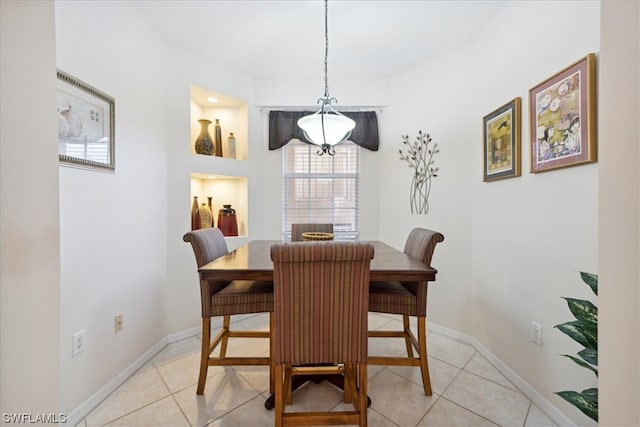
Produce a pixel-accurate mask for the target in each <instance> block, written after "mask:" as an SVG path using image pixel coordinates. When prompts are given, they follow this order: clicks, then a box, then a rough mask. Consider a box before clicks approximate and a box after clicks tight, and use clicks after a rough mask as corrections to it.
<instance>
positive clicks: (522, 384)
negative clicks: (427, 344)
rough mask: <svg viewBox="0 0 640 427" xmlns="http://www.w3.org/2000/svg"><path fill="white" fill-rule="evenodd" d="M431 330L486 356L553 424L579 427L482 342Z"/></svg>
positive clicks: (431, 326) (440, 329)
mask: <svg viewBox="0 0 640 427" xmlns="http://www.w3.org/2000/svg"><path fill="white" fill-rule="evenodd" d="M429 330H431V331H433V332H437V333H439V334H442V335H446V336H448V337H450V338H453V339H455V340H458V341H461V342H464V343H467V344H469V345H471V346H472V347H473V348H475V349H476V351H477V352H478V353H480V354H481V355H482V356H484V358H485V359H487V360H488V361H489V363H491V364H492V365H493V366H494V367H495V368H496V369H497V370H498V371H499V372H500V373H501V374H502V375H504V376H505V377H506V378H507V379H508V380H509V381H511V383H512V384H513V385H515V386H516V387H517V388H518V390H520V391H521V392H522V394H524V395H525V396H527V397H528V398H529V400H531V401H532V402H533V403H534V404H535V405H536V406H537V407H538V408H539V409H540V410H541V411H542V412H544V413H545V414H546V415H547V416H548V417H549V418H551V420H553V422H555V423H556V424H558V425H559V426H563V427H564V426H566V427H577V426H576V424H575V423H574V422H573V421H572V420H571V419H570V418H568V417H567V416H566V415H565V414H563V413H562V412H561V411H560V410H559V409H558V408H556V407H555V406H554V405H552V404H551V402H549V401H548V400H547V399H545V398H544V396H542V395H541V394H540V393H538V391H536V389H534V388H533V387H531V386H530V385H529V384H528V383H527V382H526V381H525V380H523V379H522V378H521V377H520V376H519V375H518V374H516V373H515V372H514V371H513V370H512V369H511V368H509V366H507V365H506V364H505V363H504V362H503V361H502V360H500V359H498V358H497V357H496V356H495V355H494V354H493V353H491V352H490V351H489V349H487V348H486V347H485V346H484V345H483V344H482V343H481V342H480V341H478V340H477V339H475V338H473V337H471V336H469V335H466V334H463V333H461V332H458V331H456V330H453V329H449V328H445V327H444V326H440V325H436V324H433V323H430V324H429Z"/></svg>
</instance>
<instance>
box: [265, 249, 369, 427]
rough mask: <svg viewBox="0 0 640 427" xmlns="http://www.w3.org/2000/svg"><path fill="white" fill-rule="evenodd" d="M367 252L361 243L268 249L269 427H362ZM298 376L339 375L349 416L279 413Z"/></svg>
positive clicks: (367, 289) (283, 407)
mask: <svg viewBox="0 0 640 427" xmlns="http://www.w3.org/2000/svg"><path fill="white" fill-rule="evenodd" d="M373 252H374V249H373V246H372V245H371V244H369V243H364V242H308V243H307V244H304V245H300V244H296V243H278V244H275V245H273V246H272V247H271V259H272V260H273V284H274V295H275V303H274V304H275V312H274V317H275V321H274V333H273V339H274V341H275V345H274V347H275V350H274V363H275V398H276V405H275V425H276V426H277V427H280V426H283V425H304V426H309V425H327V424H356V425H360V426H366V425H367V315H368V303H367V301H368V296H369V268H370V263H371V259H372V258H373ZM297 375H318V376H322V375H342V376H344V387H343V388H344V402H345V403H352V404H353V409H354V410H353V411H342V412H286V410H285V403H288V402H290V401H291V393H292V392H291V382H292V378H293V377H294V376H297Z"/></svg>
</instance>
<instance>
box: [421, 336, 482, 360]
mask: <svg viewBox="0 0 640 427" xmlns="http://www.w3.org/2000/svg"><path fill="white" fill-rule="evenodd" d="M475 352H476V351H475V350H474V348H473V347H472V346H470V345H468V344H464V343H462V342H460V341H456V340H454V339H452V338H449V337H446V336H444V335H441V334H438V333H436V332H431V333H430V334H428V335H427V354H429V356H431V357H434V358H436V359H439V360H441V361H443V362H446V363H448V364H450V365H453V366H456V367H458V368H463V367H464V365H466V364H467V362H468V361H469V359H471V357H472V356H473V354H474V353H475Z"/></svg>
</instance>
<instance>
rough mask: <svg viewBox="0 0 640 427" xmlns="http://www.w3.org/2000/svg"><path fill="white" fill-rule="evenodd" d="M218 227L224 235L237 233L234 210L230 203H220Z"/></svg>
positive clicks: (235, 234)
mask: <svg viewBox="0 0 640 427" xmlns="http://www.w3.org/2000/svg"><path fill="white" fill-rule="evenodd" d="M218 228H219V229H220V231H222V234H224V235H225V236H237V235H238V220H237V219H236V210H235V209H233V208H232V207H231V205H222V209H220V210H219V211H218Z"/></svg>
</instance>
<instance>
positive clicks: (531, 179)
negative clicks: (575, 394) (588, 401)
mask: <svg viewBox="0 0 640 427" xmlns="http://www.w3.org/2000/svg"><path fill="white" fill-rule="evenodd" d="M577 10H579V13H576V11H577ZM552 16H553V17H562V18H561V24H558V25H551V24H550V25H549V26H548V27H547V26H544V25H543V26H540V25H539V24H537V23H540V22H545V21H547V20H549V18H550V17H552ZM599 25H600V22H599V3H597V2H588V1H581V2H575V1H574V2H509V3H505V4H504V5H503V6H502V7H501V13H500V14H499V15H498V16H496V17H495V19H494V20H493V21H492V22H491V23H489V26H488V27H487V28H485V30H484V32H483V33H481V34H477V35H476V36H475V37H474V40H473V41H470V42H469V43H468V44H466V45H465V46H461V47H460V49H456V50H455V51H452V52H450V53H448V54H446V55H444V56H442V57H439V58H436V59H434V60H433V61H432V62H429V63H423V64H420V65H418V66H416V67H412V68H410V69H407V70H406V71H405V72H402V73H399V74H397V75H394V76H393V78H392V83H391V108H390V109H389V114H388V121H386V123H387V124H388V126H389V127H388V129H387V130H386V132H384V133H383V152H382V155H383V156H385V157H387V158H388V159H389V160H388V161H386V162H385V166H386V167H385V168H384V169H382V176H381V179H380V183H381V195H380V201H381V204H380V212H381V215H384V212H385V209H386V208H388V206H390V205H391V206H397V207H398V209H396V213H395V215H394V218H395V219H396V220H395V221H394V222H392V221H385V220H384V219H383V218H382V217H381V221H380V237H381V238H382V239H383V240H388V241H392V242H393V241H397V243H400V241H401V240H402V239H403V238H404V237H403V236H406V234H407V233H408V232H409V230H410V229H411V228H412V227H414V226H416V225H422V226H425V227H427V228H434V229H437V230H439V231H442V232H443V233H444V235H445V241H444V242H443V243H442V244H441V245H440V246H439V248H438V249H437V250H436V254H435V257H434V266H435V267H436V268H438V269H439V275H438V280H437V281H436V283H435V284H434V285H432V286H431V290H430V300H429V310H430V320H431V322H433V323H436V324H439V325H442V326H446V327H449V328H451V329H454V330H458V331H462V332H464V333H467V334H469V335H471V336H473V337H474V338H476V339H477V340H478V341H479V342H480V343H481V344H482V345H484V346H485V347H486V348H487V349H488V350H489V351H491V352H492V353H493V354H494V355H496V356H497V357H498V358H499V359H500V360H502V361H503V362H504V363H505V364H506V365H507V366H509V367H510V368H511V369H512V370H513V371H514V372H515V373H516V374H517V375H518V376H520V377H521V378H522V379H524V380H525V381H526V382H527V383H528V384H530V385H531V386H532V387H534V388H535V389H536V390H537V391H538V392H539V393H540V394H541V395H542V396H543V397H544V398H545V399H547V400H548V401H550V402H551V403H552V404H554V405H556V406H557V407H558V408H560V409H561V410H562V411H564V412H565V413H566V414H567V415H568V416H569V417H571V418H572V419H573V420H574V422H576V423H577V424H580V425H585V424H591V421H590V420H589V419H588V418H587V417H585V416H584V415H582V414H581V413H580V412H578V411H577V410H576V409H575V408H573V407H572V406H570V405H568V404H566V403H564V401H563V400H561V399H560V398H559V397H557V396H556V395H554V394H553V393H554V392H555V391H559V390H566V389H579V390H582V389H584V388H587V387H589V386H594V385H595V384H596V378H595V377H594V376H593V375H592V374H590V373H589V372H588V371H586V370H584V369H581V368H578V367H575V366H574V365H573V363H572V362H571V361H569V360H567V359H565V358H562V357H560V356H559V355H558V354H560V353H574V352H575V351H576V350H577V349H578V347H577V344H575V343H574V342H573V341H572V340H570V339H569V338H568V337H565V336H564V335H563V334H561V333H560V332H559V331H557V330H556V329H554V328H553V326H554V325H555V324H558V323H561V322H564V321H567V320H570V319H571V318H572V316H571V314H570V312H569V311H568V309H567V308H566V304H565V302H564V301H563V300H562V299H561V298H560V297H561V296H573V297H585V298H588V299H593V295H592V294H590V291H589V290H588V288H587V286H586V285H584V284H582V282H581V281H580V279H579V276H578V273H577V271H580V270H582V271H588V272H593V273H597V272H598V264H597V253H598V250H597V248H598V233H597V226H598V164H591V165H583V166H579V167H573V168H567V169H564V170H557V171H551V172H546V173H544V174H530V173H529V146H528V143H529V125H528V123H529V119H528V117H529V116H528V114H529V109H528V90H529V89H530V88H531V87H533V86H535V85H537V84H538V83H539V82H541V81H543V80H545V79H546V78H548V77H550V76H551V75H553V74H554V73H556V72H557V71H559V70H561V69H563V68H564V67H566V66H568V65H570V64H572V63H574V62H575V61H577V60H578V59H580V58H582V57H583V56H585V55H586V54H587V53H589V52H596V53H597V52H598V50H599ZM545 28H548V30H545ZM515 97H521V98H522V107H523V108H522V124H523V126H522V166H523V168H522V169H523V174H522V176H521V177H519V178H512V179H508V180H503V181H498V182H492V183H484V182H482V176H483V173H482V167H483V166H482V118H483V117H484V116H485V115H487V114H489V113H490V112H492V111H493V110H495V109H496V108H498V107H499V106H501V105H503V104H505V103H506V102H508V101H510V100H512V99H513V98H515ZM386 119H387V118H386ZM418 130H423V131H426V132H430V133H431V135H432V137H433V139H434V140H435V141H437V142H438V143H439V144H440V153H439V154H438V155H437V157H436V166H438V167H439V168H440V174H439V176H438V177H437V178H435V181H434V183H433V189H432V193H431V211H430V212H429V214H428V215H426V216H417V215H415V216H412V215H411V214H410V212H409V207H408V194H407V192H408V189H409V183H410V179H411V177H410V175H409V173H408V170H407V167H406V165H404V164H403V163H402V162H400V160H398V159H397V157H398V155H397V150H398V149H399V148H400V147H401V144H400V137H399V135H401V134H409V135H410V137H411V138H413V137H415V135H416V133H417V131H418ZM391 159H392V160H391ZM400 224H401V225H400ZM531 321H535V322H537V323H539V324H541V325H542V326H543V330H544V333H543V347H538V346H537V345H535V344H534V343H532V342H531V341H530V340H529V333H530V325H531Z"/></svg>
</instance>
